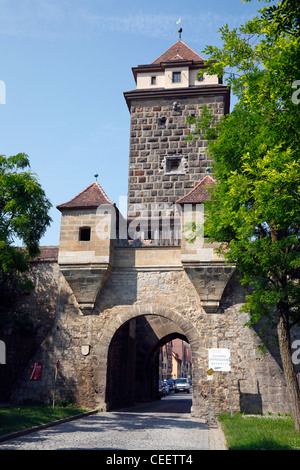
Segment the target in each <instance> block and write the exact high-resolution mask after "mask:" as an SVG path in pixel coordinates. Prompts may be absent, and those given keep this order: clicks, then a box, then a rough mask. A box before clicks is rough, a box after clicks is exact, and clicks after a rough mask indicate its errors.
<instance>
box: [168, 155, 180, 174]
mask: <svg viewBox="0 0 300 470" xmlns="http://www.w3.org/2000/svg"><path fill="white" fill-rule="evenodd" d="M180 170H181V158H180V157H179V158H177V157H175V158H174V157H170V158H168V157H167V161H166V173H178V172H179V171H180Z"/></svg>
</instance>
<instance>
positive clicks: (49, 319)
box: [12, 38, 289, 418]
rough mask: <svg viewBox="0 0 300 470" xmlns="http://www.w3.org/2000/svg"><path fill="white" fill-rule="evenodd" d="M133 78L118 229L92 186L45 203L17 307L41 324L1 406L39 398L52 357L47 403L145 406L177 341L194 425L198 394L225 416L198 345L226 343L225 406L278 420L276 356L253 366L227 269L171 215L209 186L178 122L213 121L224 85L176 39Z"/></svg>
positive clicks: (199, 146)
mask: <svg viewBox="0 0 300 470" xmlns="http://www.w3.org/2000/svg"><path fill="white" fill-rule="evenodd" d="M201 68H202V69H204V74H203V79H202V80H200V79H198V70H199V69H201ZM133 74H134V77H135V81H136V89H134V90H132V91H127V92H125V93H124V95H125V99H126V102H127V104H128V108H129V111H130V119H131V129H130V155H129V159H130V163H129V187H128V220H127V221H124V220H123V219H121V217H120V214H119V212H118V210H117V208H116V207H115V204H114V203H113V202H112V201H111V200H110V199H109V198H108V196H107V195H106V194H105V192H104V191H103V189H102V187H101V186H100V183H98V182H94V183H93V184H91V185H90V186H88V187H87V188H85V189H84V190H83V191H81V192H79V193H78V194H77V196H75V197H74V198H73V199H71V200H70V201H68V202H67V203H64V204H60V205H59V206H57V208H58V209H59V210H60V211H61V214H62V219H61V231H60V244H59V247H53V248H54V249H51V250H49V247H48V248H47V247H44V248H43V247H42V249H41V256H40V257H39V258H38V259H37V260H35V262H34V263H32V275H33V277H34V278H35V280H36V290H35V292H34V294H32V295H31V296H28V297H27V298H26V301H23V305H19V310H20V309H21V308H24V309H25V308H26V310H25V311H27V312H29V313H31V312H32V313H33V314H34V313H35V312H39V315H44V316H45V321H43V322H42V326H41V331H40V333H39V336H38V338H40V339H41V340H40V343H39V344H36V345H35V347H34V351H35V352H34V354H33V355H32V357H28V358H27V359H28V364H27V366H26V368H24V371H23V374H19V375H18V380H17V381H16V383H15V384H14V390H13V393H12V397H13V399H14V400H15V401H22V400H28V399H35V400H36V399H39V400H42V401H50V400H52V393H53V377H54V368H55V364H56V361H57V360H59V361H60V369H59V376H58V378H57V391H56V393H57V399H64V400H67V401H72V402H75V403H77V404H78V405H79V406H82V407H85V408H102V409H104V410H110V409H115V408H118V407H121V406H127V405H130V404H132V403H134V402H136V401H145V400H150V399H155V398H157V393H158V387H157V385H158V352H159V348H160V347H161V346H162V345H163V344H165V343H166V342H169V341H172V340H173V339H175V338H181V339H183V340H185V341H187V342H189V344H190V346H191V351H192V364H193V398H192V399H193V407H192V412H193V414H194V415H196V416H201V417H204V418H207V417H208V415H209V407H210V397H209V390H210V386H211V389H212V405H213V409H214V412H215V413H218V412H220V411H228V410H229V406H230V405H229V403H230V400H229V384H228V374H227V373H225V372H223V373H222V372H218V373H216V374H214V380H213V382H212V383H211V382H209V381H208V378H207V370H208V350H209V348H210V347H213V348H227V347H228V344H229V343H230V350H231V363H232V373H231V378H232V387H231V388H230V390H232V406H233V410H234V411H235V410H241V411H245V412H249V411H250V412H257V411H258V412H268V411H274V412H278V411H279V412H284V411H288V410H289V402H288V399H287V395H286V387H285V383H284V378H283V375H282V368H281V362H280V357H279V355H278V350H275V351H273V350H269V351H268V352H267V353H266V355H265V356H264V357H263V358H262V357H261V356H260V353H259V352H258V350H257V344H258V340H257V338H256V337H255V335H254V334H253V333H254V332H253V331H252V330H250V329H249V328H245V327H244V324H245V323H246V321H247V319H248V318H247V317H246V316H245V315H244V314H241V313H240V308H241V306H242V305H243V303H244V299H245V291H244V290H243V288H242V287H241V285H240V284H239V281H238V277H237V275H236V272H235V267H234V266H228V265H226V264H225V262H224V260H223V259H222V258H221V257H220V256H219V255H218V253H217V251H216V246H215V245H214V244H209V243H207V242H206V240H205V239H204V240H201V243H199V244H198V243H196V244H193V245H189V244H188V243H186V241H185V239H184V238H183V239H182V240H180V239H181V236H179V233H178V231H180V233H181V227H180V222H181V217H182V216H183V215H184V216H185V215H186V213H189V214H190V215H191V217H193V216H194V215H195V213H196V212H197V211H195V205H197V204H202V203H203V202H204V201H205V200H206V199H207V186H208V185H211V184H213V183H214V180H213V178H212V176H210V175H207V174H206V169H207V167H209V166H210V164H211V162H210V161H209V160H208V159H207V155H206V144H207V143H206V142H205V141H203V140H198V141H197V142H196V144H192V143H187V142H186V136H187V135H188V134H189V132H190V131H191V129H190V127H189V126H188V125H187V124H186V118H187V116H188V115H193V114H194V115H195V116H196V117H197V116H198V115H199V113H200V110H201V108H202V107H203V106H204V105H205V104H206V105H208V106H209V107H210V108H211V109H212V110H213V111H214V113H215V115H216V117H221V116H223V115H224V114H225V113H227V112H228V111H229V89H228V88H227V87H226V86H224V85H222V83H221V82H220V80H219V79H218V78H217V77H214V76H208V75H207V74H206V73H205V64H204V60H203V58H202V57H201V56H200V55H199V54H197V53H196V52H194V51H193V50H192V49H191V48H190V47H188V46H187V45H186V44H185V43H184V42H183V41H182V40H181V38H179V40H178V41H177V42H176V43H175V44H174V45H173V46H171V47H170V48H169V49H168V50H167V51H166V52H165V53H163V54H162V55H161V56H160V57H159V58H158V59H156V60H155V61H154V62H152V63H151V64H148V65H140V66H138V67H134V68H133ZM101 184H103V185H104V186H105V182H101ZM81 189H82V188H79V189H78V190H79V191H80V190H81ZM175 203H176V205H175ZM153 212H154V213H153ZM149 216H151V218H154V219H155V220H157V222H158V224H157V225H156V223H155V224H154V228H155V230H152V224H151V229H149V224H147V223H145V224H143V220H145V221H149ZM171 219H172V223H170V220H171ZM165 220H167V221H168V223H170V229H171V230H170V231H169V236H168V235H167V237H166V238H165V237H163V236H162V234H163V233H164V226H163V225H162V226H161V224H164V221H165ZM124 224H125V229H126V230H125V232H126V236H125V237H124V230H123V229H124ZM137 224H140V227H138V225H137ZM127 226H128V230H129V229H130V228H131V226H133V227H135V229H136V230H135V231H136V232H138V231H140V232H141V233H140V235H141V236H140V238H139V239H138V240H137V243H135V240H134V241H133V240H132V236H131V234H130V233H129V236H128V238H127ZM138 228H139V229H140V230H138ZM161 229H162V230H161ZM121 231H122V234H123V235H122V237H120V232H121ZM129 231H130V230H129ZM114 232H115V233H116V237H113V236H112V235H111V234H112V233H114ZM152 232H154V233H152ZM153 235H154V237H153ZM170 235H171V236H170ZM177 235H178V236H177ZM49 251H50V252H51V253H52V255H51V257H50V258H49ZM24 302H25V303H24ZM41 306H42V307H43V308H42V307H41ZM31 361H35V362H39V363H41V364H42V365H43V372H42V376H41V380H36V381H33V380H30V378H29V370H30V362H31Z"/></svg>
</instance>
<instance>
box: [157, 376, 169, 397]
mask: <svg viewBox="0 0 300 470" xmlns="http://www.w3.org/2000/svg"><path fill="white" fill-rule="evenodd" d="M158 395H159V396H160V397H164V396H166V395H167V391H166V386H165V383H164V382H163V381H162V380H159V382H158Z"/></svg>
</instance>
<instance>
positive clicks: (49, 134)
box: [0, 0, 263, 245]
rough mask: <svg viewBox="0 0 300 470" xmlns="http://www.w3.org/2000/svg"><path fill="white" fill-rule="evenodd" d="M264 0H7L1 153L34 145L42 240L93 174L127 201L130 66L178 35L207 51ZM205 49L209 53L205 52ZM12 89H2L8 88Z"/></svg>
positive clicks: (47, 241) (3, 2)
mask: <svg viewBox="0 0 300 470" xmlns="http://www.w3.org/2000/svg"><path fill="white" fill-rule="evenodd" d="M261 6H263V4H261V3H259V2H258V1H257V0H254V1H253V2H251V3H246V4H243V3H242V2H241V1H240V0H215V1H214V2H204V1H201V0H190V1H189V2H182V0H180V1H179V0H172V1H171V0H164V1H161V0H160V1H158V0H151V1H150V2H145V1H141V0H139V1H136V0H132V1H127V0H114V1H110V0H0V54H1V62H0V80H1V81H2V82H4V83H5V87H6V96H5V98H6V99H5V104H0V136H1V139H0V141H1V145H0V153H1V154H3V155H6V156H9V155H14V154H16V153H19V152H25V153H27V154H28V155H29V157H30V162H31V168H32V170H33V171H34V172H35V173H36V174H37V175H38V178H39V181H40V183H41V185H42V187H43V189H44V190H45V192H46V195H47V197H48V198H49V199H50V201H51V203H52V205H53V208H52V210H51V217H52V219H53V222H52V224H51V227H50V228H48V230H47V233H46V235H45V236H44V237H43V239H42V240H41V245H58V243H59V230H60V216H61V214H60V212H59V211H58V210H57V209H56V205H57V204H61V203H63V202H66V201H68V200H69V199H71V198H72V197H74V196H75V195H76V194H78V193H79V192H80V191H82V190H83V189H85V188H86V187H87V186H88V185H89V184H91V183H92V182H93V181H94V174H95V173H98V174H99V177H98V181H99V182H100V184H101V186H102V187H103V189H104V191H105V192H106V193H107V195H108V197H109V198H110V199H111V200H113V201H114V202H115V203H116V204H117V205H119V197H120V196H126V194H127V179H128V160H129V125H130V119H129V111H128V108H127V105H126V102H125V99H124V97H123V92H124V91H128V90H132V89H134V88H135V82H134V78H133V74H132V71H131V67H133V66H137V65H140V64H147V63H151V62H152V61H153V60H155V59H156V58H157V57H158V56H159V55H160V54H162V53H163V52H164V51H165V50H167V49H168V48H169V47H170V46H171V45H172V44H174V43H175V42H176V41H177V39H178V33H177V29H178V26H177V25H176V20H178V18H182V22H181V26H182V28H183V33H182V40H183V41H184V42H185V43H186V44H188V45H189V46H190V47H191V48H192V49H194V50H195V51H196V52H198V53H200V54H202V51H203V49H204V48H205V46H206V45H217V46H220V45H221V42H220V37H219V34H218V32H217V31H218V29H219V28H220V27H221V26H222V25H223V24H225V23H228V24H229V26H230V27H237V26H239V25H240V24H242V23H244V22H245V21H247V20H248V19H250V18H252V17H253V16H254V15H255V13H256V11H257V10H258V8H260V7H261ZM202 55H203V54H202ZM2 91H3V90H2Z"/></svg>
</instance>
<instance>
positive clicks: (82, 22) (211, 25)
mask: <svg viewBox="0 0 300 470" xmlns="http://www.w3.org/2000/svg"><path fill="white" fill-rule="evenodd" d="M117 3H118V2H116V4H114V5H112V8H114V7H115V9H116V11H117ZM142 8H143V6H142V5H141V7H140V9H141V10H140V11H139V12H136V11H134V12H132V13H131V12H130V10H129V13H126V14H125V15H120V14H107V13H104V10H103V8H102V6H101V3H97V4H96V6H95V3H89V2H87V3H85V2H82V0H81V1H79V0H13V1H12V0H0V35H2V36H16V37H33V38H39V39H53V38H56V37H63V36H67V37H68V36H78V35H82V34H91V33H93V34H104V33H105V32H108V31H109V32H113V33H123V34H134V35H143V36H148V37H152V38H161V39H169V38H170V39H172V38H174V36H175V35H176V32H177V28H178V26H177V25H176V21H177V20H178V12H176V11H175V12H174V14H170V13H168V14H164V13H162V14H157V13H153V14H150V13H144V12H143V11H142ZM102 12H103V13H102ZM180 16H181V17H182V23H181V26H182V28H183V30H184V31H188V32H189V37H191V36H194V37H195V40H197V39H199V38H202V37H204V36H205V35H206V36H209V35H210V33H212V32H213V33H216V31H217V29H218V28H219V27H220V26H222V25H223V24H224V23H227V22H228V23H230V25H231V26H236V25H238V24H240V23H241V22H243V20H245V18H241V17H240V16H238V15H229V14H227V15H226V16H224V15H221V14H216V13H213V12H211V11H210V10H206V11H203V9H202V11H201V14H195V15H191V14H186V15H185V14H184V12H182V13H181V14H180Z"/></svg>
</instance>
